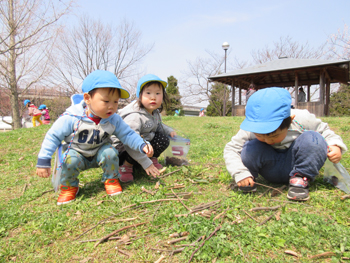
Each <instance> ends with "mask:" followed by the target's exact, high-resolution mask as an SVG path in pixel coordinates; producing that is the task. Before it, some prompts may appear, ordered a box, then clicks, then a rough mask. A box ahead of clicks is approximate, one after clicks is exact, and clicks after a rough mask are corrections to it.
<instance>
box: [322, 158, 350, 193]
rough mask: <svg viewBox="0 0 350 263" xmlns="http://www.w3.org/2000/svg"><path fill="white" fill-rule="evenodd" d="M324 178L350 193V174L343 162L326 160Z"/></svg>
mask: <svg viewBox="0 0 350 263" xmlns="http://www.w3.org/2000/svg"><path fill="white" fill-rule="evenodd" d="M323 180H324V181H326V182H328V183H330V184H332V185H334V186H335V187H337V188H339V189H340V190H342V191H344V192H345V193H348V194H350V176H349V174H348V172H347V171H346V169H345V168H344V166H343V165H341V163H332V162H331V161H330V160H328V158H327V160H326V163H325V165H324V176H323Z"/></svg>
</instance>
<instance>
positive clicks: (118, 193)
mask: <svg viewBox="0 0 350 263" xmlns="http://www.w3.org/2000/svg"><path fill="white" fill-rule="evenodd" d="M121 193H123V192H116V193H113V194H108V195H109V196H115V195H120V194H121Z"/></svg>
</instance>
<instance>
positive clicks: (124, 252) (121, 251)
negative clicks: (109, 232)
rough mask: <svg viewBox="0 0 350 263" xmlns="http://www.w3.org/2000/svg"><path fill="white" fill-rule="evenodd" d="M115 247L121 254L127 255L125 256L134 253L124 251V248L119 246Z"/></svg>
mask: <svg viewBox="0 0 350 263" xmlns="http://www.w3.org/2000/svg"><path fill="white" fill-rule="evenodd" d="M115 249H116V250H117V251H118V252H119V253H121V254H123V255H125V256H128V257H131V256H132V254H130V253H128V252H126V251H124V250H121V249H119V248H118V247H115Z"/></svg>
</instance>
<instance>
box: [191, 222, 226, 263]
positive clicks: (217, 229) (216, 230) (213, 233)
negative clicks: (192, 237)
mask: <svg viewBox="0 0 350 263" xmlns="http://www.w3.org/2000/svg"><path fill="white" fill-rule="evenodd" d="M220 228H221V225H220V226H218V227H217V228H215V230H214V231H213V232H212V233H211V234H210V236H208V237H207V238H206V239H205V240H204V241H203V242H202V244H201V245H200V246H199V247H198V248H197V249H196V250H195V251H194V252H193V253H192V255H191V258H190V260H189V261H188V263H190V262H191V261H192V258H193V256H194V254H196V252H197V251H198V250H199V249H200V248H201V247H202V246H204V243H205V241H207V240H209V239H210V238H211V237H212V236H213V235H215V233H216V232H218V231H219V230H220Z"/></svg>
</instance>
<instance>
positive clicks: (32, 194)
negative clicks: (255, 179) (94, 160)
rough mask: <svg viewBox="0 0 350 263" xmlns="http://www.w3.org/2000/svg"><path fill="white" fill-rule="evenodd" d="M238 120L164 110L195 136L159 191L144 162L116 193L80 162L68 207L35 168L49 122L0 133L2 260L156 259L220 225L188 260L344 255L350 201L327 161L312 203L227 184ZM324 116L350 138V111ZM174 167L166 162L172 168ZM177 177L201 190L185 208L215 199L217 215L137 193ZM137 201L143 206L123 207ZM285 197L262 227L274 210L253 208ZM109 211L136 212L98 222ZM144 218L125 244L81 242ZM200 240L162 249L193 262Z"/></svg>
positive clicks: (348, 252) (165, 189)
mask: <svg viewBox="0 0 350 263" xmlns="http://www.w3.org/2000/svg"><path fill="white" fill-rule="evenodd" d="M242 120H243V118H241V117H235V118H231V117H226V118H210V117H205V118H196V117H165V118H164V122H165V123H166V124H168V125H169V126H171V127H174V128H176V129H177V130H178V131H179V132H180V133H183V134H185V135H187V136H188V137H189V138H190V139H191V148H190V152H189V154H188V159H189V160H190V165H189V166H187V167H182V168H181V171H179V172H177V173H174V174H172V175H170V176H168V177H165V178H163V179H161V180H160V183H161V185H160V188H159V189H158V191H156V190H155V184H156V182H157V181H155V180H151V179H150V178H148V177H147V176H146V175H145V174H144V173H143V172H142V171H140V170H138V171H137V173H136V180H135V182H134V183H133V184H128V185H126V184H123V185H122V186H123V190H124V192H123V194H122V195H119V196H116V197H113V198H111V197H109V196H107V195H106V193H105V191H104V187H103V184H102V183H101V181H100V179H101V170H100V169H92V170H88V171H84V172H82V173H81V175H80V177H79V178H80V182H81V183H82V184H83V185H84V186H82V187H81V189H80V194H79V195H78V197H77V200H76V201H75V202H73V203H71V204H68V205H63V206H57V205H56V200H57V194H56V193H54V192H47V193H44V192H45V191H46V190H50V189H52V187H51V183H50V180H49V179H43V178H39V177H37V176H36V175H35V165H36V158H37V154H38V152H39V149H40V145H41V142H42V140H43V138H44V136H45V133H46V131H47V130H48V128H49V127H48V126H40V127H36V128H30V129H19V130H16V131H10V132H2V133H0V176H1V184H0V262H9V261H10V262H11V261H16V262H154V261H156V260H157V259H158V258H159V257H160V255H161V253H158V252H157V251H155V250H151V248H159V249H166V250H174V249H178V248H179V247H175V246H174V245H168V246H165V245H166V241H168V240H170V238H169V234H171V233H174V232H183V231H189V232H190V235H189V236H188V240H185V241H181V242H179V243H177V245H179V244H189V243H192V242H194V241H196V240H197V239H198V238H199V237H200V236H203V235H205V236H206V237H208V236H209V235H210V234H211V233H212V232H213V231H214V229H215V228H216V227H217V226H218V225H220V224H221V225H222V227H221V229H220V230H219V231H218V232H217V233H216V235H214V236H213V237H211V238H210V239H209V240H208V241H206V242H205V244H204V246H203V247H202V248H200V249H199V251H198V252H197V253H196V254H195V255H194V257H193V259H192V262H213V260H214V259H216V262H295V261H298V262H310V261H311V259H309V256H312V255H317V254H320V253H323V252H334V256H331V257H329V256H328V257H326V258H320V259H317V260H314V261H315V262H316V261H317V262H340V261H341V260H342V259H341V258H342V257H349V256H350V228H349V225H350V220H349V215H350V208H349V207H350V206H349V204H350V200H349V199H347V200H344V201H342V200H341V199H340V197H341V196H342V195H344V193H343V192H341V191H340V190H338V189H336V188H334V187H333V186H331V185H329V184H327V183H325V182H323V178H322V175H323V172H322V170H321V172H320V175H319V176H318V178H317V179H316V181H315V183H313V184H312V186H311V189H310V196H311V199H310V200H309V201H308V202H306V203H293V204H290V203H283V202H282V201H287V199H286V192H287V190H286V189H284V190H283V195H279V196H276V197H273V198H271V197H270V195H269V193H268V194H265V195H264V196H262V197H259V196H260V195H261V194H262V193H263V192H265V191H266V188H264V187H262V186H259V187H258V191H257V193H255V194H241V193H239V192H235V191H232V190H231V189H229V187H228V186H229V184H230V182H231V178H230V176H229V174H228V173H227V171H226V168H225V165H224V160H223V148H224V146H225V144H226V143H227V142H228V141H229V140H230V139H231V137H232V136H233V135H234V134H235V133H236V132H237V131H238V129H239V125H240V123H241V122H242ZM322 120H323V121H325V122H327V123H329V125H330V127H331V128H332V129H333V130H334V131H336V132H337V133H338V134H339V135H341V136H342V138H343V140H344V142H345V143H346V144H347V145H349V142H350V135H349V132H348V131H349V127H350V125H349V124H350V118H345V117H342V118H336V117H333V118H330V117H329V118H323V119H322ZM161 161H162V160H161ZM342 164H343V165H344V166H345V167H346V168H347V169H348V170H349V169H350V157H349V153H345V154H344V155H343V159H342ZM177 169H178V167H171V166H169V167H168V168H167V171H166V172H171V171H175V170H177ZM259 180H260V182H261V183H263V184H265V185H270V186H272V187H280V186H281V185H274V184H269V183H268V182H266V181H264V180H263V179H262V178H261V179H259ZM198 182H200V183H198ZM174 184H184V185H185V188H182V189H174V191H175V192H191V191H193V192H196V193H201V194H194V195H192V197H191V198H190V199H186V200H184V201H183V202H184V203H185V205H187V206H188V207H194V206H196V205H198V204H200V203H208V202H210V201H214V200H219V201H220V202H219V205H218V206H217V207H216V208H215V210H216V211H213V212H215V214H212V215H211V217H209V218H207V217H204V216H201V215H194V216H188V217H175V215H178V214H186V213H188V211H187V209H186V208H185V207H184V206H183V205H182V204H181V203H180V202H175V201H168V202H159V203H151V204H145V205H140V202H144V201H150V200H156V199H165V198H167V196H166V194H168V193H172V192H171V189H170V188H171V187H172V186H174ZM143 186H144V187H145V188H146V189H149V190H151V191H154V192H156V194H155V195H154V196H151V195H149V194H147V193H144V192H142V190H141V187H143ZM43 193H44V194H43ZM271 199H273V200H274V201H272V200H271ZM275 200H277V201H275ZM132 204H138V205H139V206H138V207H134V208H131V209H123V207H125V206H128V205H132ZM280 204H285V205H284V206H283V207H282V208H279V210H278V211H280V213H281V214H280V219H279V220H277V219H276V218H275V217H273V218H272V219H271V220H269V221H268V222H266V223H265V224H263V225H261V226H258V224H259V223H260V222H262V221H264V220H265V219H266V218H267V217H269V216H270V215H274V214H275V213H276V211H260V212H250V211H249V210H250V209H251V208H254V207H259V206H267V207H272V206H276V205H280ZM245 211H247V212H249V214H250V215H251V216H253V217H254V218H255V219H256V220H257V221H258V222H256V221H254V220H253V219H251V218H250V217H249V216H248V215H247V214H246V213H245ZM221 212H225V217H224V218H223V219H222V218H220V219H217V220H214V217H215V216H216V215H218V214H220V213H221ZM113 215H114V217H113V218H112V219H111V220H116V219H126V218H137V219H136V220H134V221H130V222H117V223H106V224H99V225H97V223H98V222H100V221H101V220H103V219H106V218H107V217H110V216H113ZM140 222H147V223H146V224H145V225H143V226H139V227H136V228H130V229H128V230H126V231H123V232H121V233H119V235H120V236H122V235H124V234H128V235H129V236H130V237H131V240H132V242H131V243H130V244H129V245H123V244H119V243H118V241H116V240H110V241H108V242H105V243H102V244H100V245H99V246H98V247H96V248H94V245H95V242H87V243H79V242H78V241H81V240H90V239H99V238H102V237H103V236H105V235H107V234H109V233H111V232H113V231H114V230H117V229H120V228H122V227H124V226H129V225H131V224H134V223H140ZM96 225H97V226H96ZM94 226H96V227H95V228H93V229H92V230H91V231H89V232H87V233H85V234H84V235H83V236H81V237H80V238H79V239H78V240H77V241H75V239H76V238H77V237H78V236H79V235H80V234H82V233H83V232H85V231H86V230H88V229H90V228H92V227H94ZM169 228H172V229H170V230H168V229H169ZM200 243H201V242H200ZM200 243H197V244H196V245H195V246H194V247H186V248H185V249H184V250H183V251H182V252H181V253H176V254H174V255H172V256H170V255H169V254H166V253H165V252H163V254H164V255H165V256H166V258H165V259H164V260H163V261H162V262H188V260H189V259H190V257H191V255H192V253H193V252H194V251H195V249H196V248H198V246H199V244H200ZM116 246H117V247H118V248H119V249H122V250H124V251H127V252H128V253H130V254H132V256H131V257H129V258H128V257H127V256H125V255H123V254H120V253H118V251H117V250H116V249H115V247H116ZM285 250H293V251H295V252H297V253H298V254H299V255H300V257H299V259H296V258H294V257H293V256H291V255H287V254H285V253H284V251H285Z"/></svg>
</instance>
